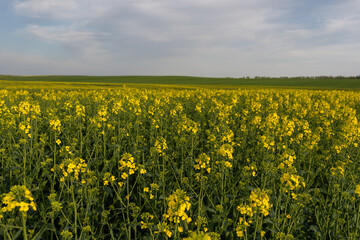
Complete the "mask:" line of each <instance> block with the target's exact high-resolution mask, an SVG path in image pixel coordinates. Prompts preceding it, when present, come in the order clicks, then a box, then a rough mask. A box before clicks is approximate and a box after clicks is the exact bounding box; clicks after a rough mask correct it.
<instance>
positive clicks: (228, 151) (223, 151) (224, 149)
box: [219, 143, 234, 159]
mask: <svg viewBox="0 0 360 240" xmlns="http://www.w3.org/2000/svg"><path fill="white" fill-rule="evenodd" d="M233 153H234V148H233V147H232V146H231V145H230V144H228V143H226V144H223V145H222V146H221V147H220V149H219V154H220V155H221V156H223V157H226V158H228V159H233V158H234V157H233Z"/></svg>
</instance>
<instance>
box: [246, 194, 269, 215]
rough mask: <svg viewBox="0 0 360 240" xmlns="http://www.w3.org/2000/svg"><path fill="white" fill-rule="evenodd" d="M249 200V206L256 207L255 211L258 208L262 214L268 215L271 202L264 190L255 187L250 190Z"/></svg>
mask: <svg viewBox="0 0 360 240" xmlns="http://www.w3.org/2000/svg"><path fill="white" fill-rule="evenodd" d="M250 201H251V203H250V207H251V208H253V209H256V211H258V210H260V212H261V213H262V214H263V215H264V216H267V215H269V210H270V208H271V207H272V204H271V203H270V198H269V196H268V195H267V193H266V191H265V190H262V189H260V188H257V189H255V190H254V191H252V192H251V194H250Z"/></svg>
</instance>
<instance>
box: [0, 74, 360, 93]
mask: <svg viewBox="0 0 360 240" xmlns="http://www.w3.org/2000/svg"><path fill="white" fill-rule="evenodd" d="M0 80H4V81H3V82H2V83H3V85H7V86H9V84H10V85H13V84H15V82H14V81H21V82H22V84H23V85H28V84H26V83H25V82H35V83H36V84H38V85H39V84H40V83H44V82H51V83H53V82H58V83H70V84H73V85H74V87H77V84H79V83H92V85H94V87H96V88H98V87H100V85H104V87H109V86H115V87H116V86H123V84H126V85H127V86H128V87H131V86H133V87H147V88H148V87H150V85H153V84H157V85H162V86H165V85H172V86H169V87H171V88H174V87H175V88H177V87H176V86H180V87H181V88H184V87H185V88H188V87H190V88H192V87H195V86H196V85H198V86H199V87H205V88H238V87H281V88H282V87H285V88H287V87H288V88H315V89H354V90H357V89H360V79H356V78H345V79H340V78H320V79H301V78H288V79H284V78H256V79H244V78H204V77H188V76H0ZM99 84H100V85H99ZM15 85H18V84H15ZM46 85H48V84H46ZM175 85H176V86H175ZM184 85H186V86H184ZM87 86H88V87H89V86H90V85H87ZM152 87H156V86H152Z"/></svg>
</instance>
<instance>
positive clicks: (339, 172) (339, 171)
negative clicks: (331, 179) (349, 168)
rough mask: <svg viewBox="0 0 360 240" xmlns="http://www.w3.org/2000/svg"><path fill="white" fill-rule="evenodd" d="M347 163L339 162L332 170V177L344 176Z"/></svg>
mask: <svg viewBox="0 0 360 240" xmlns="http://www.w3.org/2000/svg"><path fill="white" fill-rule="evenodd" d="M345 164H346V162H343V161H337V162H336V166H335V167H332V168H331V169H330V171H331V175H333V176H344V174H345Z"/></svg>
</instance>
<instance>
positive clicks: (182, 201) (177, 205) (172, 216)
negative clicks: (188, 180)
mask: <svg viewBox="0 0 360 240" xmlns="http://www.w3.org/2000/svg"><path fill="white" fill-rule="evenodd" d="M167 202H168V207H169V208H168V210H167V213H166V214H164V217H165V218H166V219H169V221H170V222H173V223H180V220H183V221H186V222H187V223H189V222H191V218H190V217H189V216H188V215H187V213H186V212H185V211H189V210H190V206H191V203H190V198H189V197H188V196H187V195H186V192H185V191H183V190H181V189H177V190H176V191H175V192H174V193H173V194H171V195H170V196H169V197H168V198H167Z"/></svg>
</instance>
